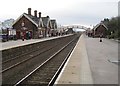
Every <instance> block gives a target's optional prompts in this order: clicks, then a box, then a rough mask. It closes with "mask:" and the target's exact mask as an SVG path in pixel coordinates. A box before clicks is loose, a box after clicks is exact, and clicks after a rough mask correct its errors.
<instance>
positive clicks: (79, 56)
mask: <svg viewBox="0 0 120 86" xmlns="http://www.w3.org/2000/svg"><path fill="white" fill-rule="evenodd" d="M55 84H93V79H92V74H91V70H90V65H89V61H88V56H87V52H86V46H85V41H84V37H83V35H82V36H81V37H80V38H79V40H78V42H77V44H76V46H75V48H74V50H73V52H72V53H71V55H70V57H69V59H68V60H67V62H66V64H65V66H64V68H63V70H62V72H61V73H60V75H59V77H58V79H57V80H56V82H55Z"/></svg>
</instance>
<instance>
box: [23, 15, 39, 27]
mask: <svg viewBox="0 0 120 86" xmlns="http://www.w3.org/2000/svg"><path fill="white" fill-rule="evenodd" d="M24 14H25V15H27V16H28V17H29V18H30V19H31V20H33V21H34V22H35V23H36V24H38V25H39V21H40V18H39V17H35V16H33V15H28V14H26V13H24Z"/></svg>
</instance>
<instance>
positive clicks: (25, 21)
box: [13, 8, 57, 39]
mask: <svg viewBox="0 0 120 86" xmlns="http://www.w3.org/2000/svg"><path fill="white" fill-rule="evenodd" d="M38 14H39V15H38V16H37V10H35V11H34V15H32V14H31V8H28V13H23V14H22V15H21V16H20V17H19V18H18V19H17V20H16V21H15V22H14V24H13V29H15V30H16V37H17V39H21V37H22V36H24V38H25V39H27V37H28V36H29V38H33V39H35V38H40V37H46V36H51V34H52V30H56V29H57V23H56V20H54V23H53V22H51V20H50V17H49V16H46V17H41V12H39V13H38Z"/></svg>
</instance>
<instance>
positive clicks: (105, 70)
mask: <svg viewBox="0 0 120 86" xmlns="http://www.w3.org/2000/svg"><path fill="white" fill-rule="evenodd" d="M117 62H118V42H115V41H112V40H109V39H103V42H100V41H99V38H91V37H87V36H86V35H84V34H83V35H81V37H80V38H79V40H78V42H77V44H76V46H75V48H74V50H73V52H72V53H71V55H70V57H69V58H68V60H67V62H66V64H65V66H64V67H63V69H62V71H61V73H60V74H59V76H58V78H57V80H56V82H55V85H56V86H57V85H58V86H59V85H60V86H61V85H66V84H69V85H74V84H102V85H103V84H105V86H106V85H107V86H116V84H117V85H118V65H119V64H118V63H117ZM102 85H101V86H102Z"/></svg>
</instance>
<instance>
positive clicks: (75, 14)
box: [0, 0, 119, 26]
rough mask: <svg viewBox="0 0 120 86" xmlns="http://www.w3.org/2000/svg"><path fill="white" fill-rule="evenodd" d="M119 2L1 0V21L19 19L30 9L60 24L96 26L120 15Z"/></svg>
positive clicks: (105, 0) (110, 0)
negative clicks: (105, 19)
mask: <svg viewBox="0 0 120 86" xmlns="http://www.w3.org/2000/svg"><path fill="white" fill-rule="evenodd" d="M118 1H119V0H1V2H0V3H1V4H0V11H1V13H0V21H3V20H5V19H10V18H14V19H16V18H18V17H19V16H20V15H21V14H22V13H24V12H26V13H27V9H28V8H32V14H34V10H37V11H38V12H42V16H47V15H49V16H50V18H53V19H56V20H57V23H58V24H61V25H69V24H81V25H88V26H89V25H92V26H93V25H96V24H97V23H99V22H100V21H101V20H102V19H104V18H111V17H115V16H117V15H118Z"/></svg>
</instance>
